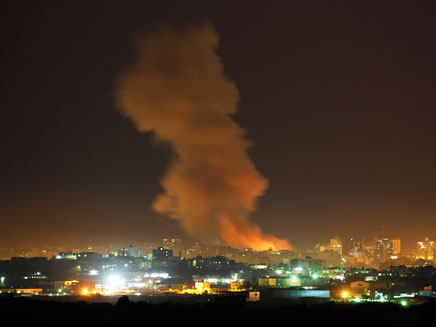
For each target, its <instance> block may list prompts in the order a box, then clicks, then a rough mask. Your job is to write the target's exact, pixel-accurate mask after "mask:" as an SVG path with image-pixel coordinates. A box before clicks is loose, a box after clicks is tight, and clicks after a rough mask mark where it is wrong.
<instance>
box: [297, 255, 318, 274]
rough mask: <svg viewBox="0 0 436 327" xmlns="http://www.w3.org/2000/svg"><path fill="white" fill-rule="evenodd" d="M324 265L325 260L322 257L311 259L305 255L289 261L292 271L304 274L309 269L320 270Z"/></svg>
mask: <svg viewBox="0 0 436 327" xmlns="http://www.w3.org/2000/svg"><path fill="white" fill-rule="evenodd" d="M325 265H326V261H325V260H323V259H312V258H311V257H306V258H305V259H299V258H296V259H292V260H291V262H290V267H291V270H292V271H295V272H297V273H300V274H305V273H307V272H309V271H312V272H314V271H321V270H323V268H324V267H325Z"/></svg>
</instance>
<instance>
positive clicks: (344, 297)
mask: <svg viewBox="0 0 436 327" xmlns="http://www.w3.org/2000/svg"><path fill="white" fill-rule="evenodd" d="M341 296H342V298H343V299H346V298H348V292H347V291H343V292H342V294H341Z"/></svg>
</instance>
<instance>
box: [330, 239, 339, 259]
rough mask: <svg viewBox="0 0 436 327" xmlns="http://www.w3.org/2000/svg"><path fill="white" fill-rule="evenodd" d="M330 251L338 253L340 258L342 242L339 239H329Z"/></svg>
mask: <svg viewBox="0 0 436 327" xmlns="http://www.w3.org/2000/svg"><path fill="white" fill-rule="evenodd" d="M330 251H334V252H338V253H339V254H340V255H341V256H342V241H341V239H340V238H339V237H334V238H331V239H330Z"/></svg>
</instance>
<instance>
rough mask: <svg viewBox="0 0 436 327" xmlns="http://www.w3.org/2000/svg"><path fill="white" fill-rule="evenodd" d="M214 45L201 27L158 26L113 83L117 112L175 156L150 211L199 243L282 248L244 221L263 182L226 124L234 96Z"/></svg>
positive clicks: (238, 134)
mask: <svg viewBox="0 0 436 327" xmlns="http://www.w3.org/2000/svg"><path fill="white" fill-rule="evenodd" d="M218 40H219V38H218V35H217V33H216V32H215V30H214V28H213V27H212V26H211V25H210V24H207V23H204V24H201V25H195V26H194V25H190V26H185V27H183V28H181V29H174V28H171V27H170V26H168V25H159V26H157V27H155V28H154V29H153V30H152V31H151V32H146V33H144V34H142V35H141V36H140V37H138V38H137V39H136V45H137V49H138V56H137V59H136V61H134V63H133V65H132V66H131V67H130V68H129V69H127V70H126V72H125V73H124V74H122V75H121V76H120V79H119V88H118V101H119V106H120V108H121V111H122V112H123V113H124V114H125V115H126V116H127V117H128V118H130V119H131V120H132V121H133V122H134V124H135V126H136V128H137V129H138V130H139V131H142V132H153V133H154V135H155V137H156V139H157V140H159V141H162V142H166V143H168V144H169V145H170V146H171V148H172V150H173V151H174V154H175V156H174V159H173V160H172V162H171V164H170V166H169V168H168V171H167V173H166V175H165V176H164V178H163V179H162V180H161V184H162V186H163V188H164V193H163V194H161V195H159V196H158V197H157V198H156V200H155V202H154V204H153V208H154V210H156V211H157V212H159V213H165V214H167V215H169V216H170V217H171V218H173V219H175V220H177V221H179V223H180V224H181V226H182V227H183V228H184V230H186V231H187V233H188V234H190V235H191V236H195V237H197V238H200V239H203V240H207V241H220V242H222V243H224V244H226V245H229V246H232V247H235V248H245V247H250V248H253V249H255V250H267V249H269V248H273V249H275V250H279V249H290V248H291V246H290V245H289V243H288V242H286V241H285V240H281V239H278V238H276V237H274V236H270V235H265V234H263V233H262V232H261V230H260V228H259V226H257V225H255V224H253V223H251V222H249V220H248V216H249V214H250V212H252V211H253V210H255V209H256V202H257V198H258V197H259V196H261V195H263V194H264V192H265V190H266V189H267V187H268V183H267V180H266V179H265V178H264V177H263V176H261V175H260V174H259V172H258V171H257V170H256V168H255V166H254V164H253V162H252V161H251V159H250V158H249V156H248V154H247V148H248V147H249V146H250V142H248V141H247V139H246V136H245V131H244V130H243V129H242V128H241V127H239V126H238V125H237V124H236V123H235V122H234V121H233V120H232V119H231V115H232V114H234V113H235V112H236V111H237V109H238V107H237V103H238V101H239V91H238V89H237V88H236V86H235V84H234V83H233V82H232V81H231V80H230V79H229V78H228V77H227V76H226V75H225V73H224V68H223V65H222V63H221V60H220V58H219V57H218V55H217V54H216V49H217V46H218Z"/></svg>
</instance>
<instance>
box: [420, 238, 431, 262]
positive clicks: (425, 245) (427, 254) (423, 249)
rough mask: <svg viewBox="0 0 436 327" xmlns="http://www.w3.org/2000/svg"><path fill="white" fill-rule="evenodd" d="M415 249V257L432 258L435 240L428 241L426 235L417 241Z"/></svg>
mask: <svg viewBox="0 0 436 327" xmlns="http://www.w3.org/2000/svg"><path fill="white" fill-rule="evenodd" d="M416 250H417V251H416V258H417V259H423V260H433V259H434V253H435V242H434V241H430V240H429V239H428V237H426V238H425V239H424V241H421V242H418V244H417V249H416Z"/></svg>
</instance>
